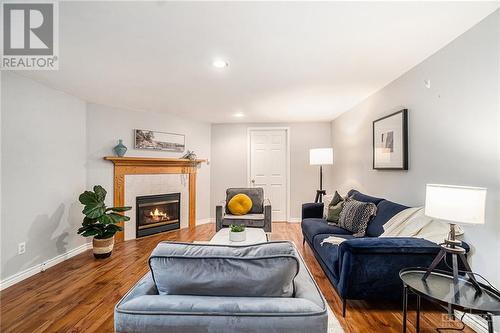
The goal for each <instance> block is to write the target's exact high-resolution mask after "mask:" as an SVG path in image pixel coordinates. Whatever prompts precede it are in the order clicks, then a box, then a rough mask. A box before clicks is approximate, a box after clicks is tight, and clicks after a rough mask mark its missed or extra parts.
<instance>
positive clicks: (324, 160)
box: [309, 148, 333, 202]
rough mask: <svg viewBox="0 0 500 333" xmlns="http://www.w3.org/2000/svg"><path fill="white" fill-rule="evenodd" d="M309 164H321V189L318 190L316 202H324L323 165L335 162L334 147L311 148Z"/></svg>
mask: <svg viewBox="0 0 500 333" xmlns="http://www.w3.org/2000/svg"><path fill="white" fill-rule="evenodd" d="M309 164H310V165H319V190H317V191H316V199H314V202H323V195H325V194H326V191H325V190H323V165H331V164H333V148H314V149H309Z"/></svg>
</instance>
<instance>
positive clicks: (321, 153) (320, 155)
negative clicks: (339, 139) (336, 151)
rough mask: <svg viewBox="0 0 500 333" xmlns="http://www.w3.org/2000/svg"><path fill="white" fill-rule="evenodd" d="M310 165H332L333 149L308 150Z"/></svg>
mask: <svg viewBox="0 0 500 333" xmlns="http://www.w3.org/2000/svg"><path fill="white" fill-rule="evenodd" d="M309 164H310V165H327V164H333V148H314V149H309Z"/></svg>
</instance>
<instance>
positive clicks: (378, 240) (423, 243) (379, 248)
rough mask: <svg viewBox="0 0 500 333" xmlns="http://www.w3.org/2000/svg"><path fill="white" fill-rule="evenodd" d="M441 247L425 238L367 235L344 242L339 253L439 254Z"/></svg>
mask: <svg viewBox="0 0 500 333" xmlns="http://www.w3.org/2000/svg"><path fill="white" fill-rule="evenodd" d="M439 249H440V247H439V245H438V244H436V243H433V242H431V241H428V240H426V239H423V238H412V237H366V238H354V239H349V240H346V241H344V242H342V243H341V244H340V246H339V254H341V253H343V252H346V251H349V252H351V253H368V254H404V253H409V254H417V253H421V254H437V253H438V252H439Z"/></svg>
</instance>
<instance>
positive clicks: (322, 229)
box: [302, 218, 351, 242]
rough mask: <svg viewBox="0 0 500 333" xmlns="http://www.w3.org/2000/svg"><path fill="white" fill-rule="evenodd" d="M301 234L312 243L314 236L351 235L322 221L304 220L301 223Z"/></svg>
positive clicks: (314, 219)
mask: <svg viewBox="0 0 500 333" xmlns="http://www.w3.org/2000/svg"><path fill="white" fill-rule="evenodd" d="M302 232H303V233H304V235H306V237H307V238H308V239H309V241H311V242H312V240H313V238H314V236H316V235H318V234H339V235H350V234H351V233H350V232H349V231H347V230H345V229H342V228H340V227H338V226H335V225H330V224H328V223H327V222H326V220H324V219H316V218H310V219H304V220H303V221H302Z"/></svg>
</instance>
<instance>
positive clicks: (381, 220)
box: [366, 200, 409, 237]
mask: <svg viewBox="0 0 500 333" xmlns="http://www.w3.org/2000/svg"><path fill="white" fill-rule="evenodd" d="M407 208H409V207H406V206H403V205H400V204H397V203H395V202H392V201H388V200H382V201H380V202H379V204H378V205H377V215H376V216H374V217H373V218H372V220H371V221H370V222H369V223H368V228H366V235H367V236H370V237H379V236H380V235H382V234H383V233H384V224H385V223H387V221H389V220H390V219H391V218H392V217H393V216H394V215H396V214H397V213H399V212H401V211H402V210H405V209H407Z"/></svg>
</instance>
